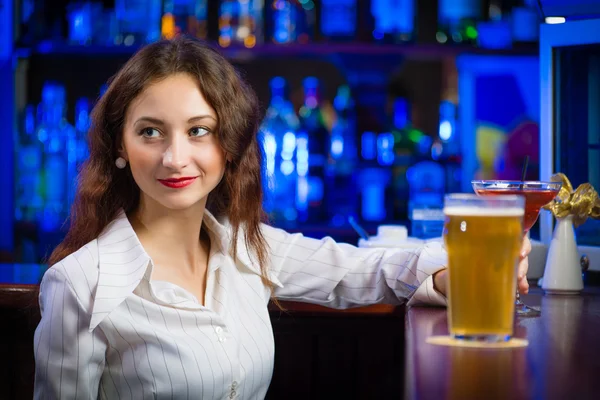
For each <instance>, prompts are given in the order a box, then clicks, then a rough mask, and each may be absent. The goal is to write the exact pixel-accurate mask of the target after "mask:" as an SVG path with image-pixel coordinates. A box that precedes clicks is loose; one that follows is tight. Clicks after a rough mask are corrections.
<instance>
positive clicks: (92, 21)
mask: <svg viewBox="0 0 600 400" xmlns="http://www.w3.org/2000/svg"><path fill="white" fill-rule="evenodd" d="M102 13H103V10H102V4H101V3H96V2H91V1H83V2H72V3H69V4H68V5H67V22H68V24H69V42H70V43H71V44H76V45H87V44H90V43H91V42H92V40H93V38H94V37H95V36H96V31H97V29H99V28H100V27H101V26H100V24H101V19H102V17H103V15H102Z"/></svg>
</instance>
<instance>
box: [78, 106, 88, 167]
mask: <svg viewBox="0 0 600 400" xmlns="http://www.w3.org/2000/svg"><path fill="white" fill-rule="evenodd" d="M89 129H90V102H89V100H88V99H87V98H86V97H81V98H80V99H78V100H77V102H76V103H75V146H76V150H75V165H76V168H77V171H79V170H80V168H81V165H82V164H83V163H84V162H85V160H87V158H88V157H89V154H90V153H89V149H88V143H87V137H88V130H89Z"/></svg>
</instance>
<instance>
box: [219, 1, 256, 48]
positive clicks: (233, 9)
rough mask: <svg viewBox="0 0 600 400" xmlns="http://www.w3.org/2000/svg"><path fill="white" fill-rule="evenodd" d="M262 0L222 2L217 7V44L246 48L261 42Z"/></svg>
mask: <svg viewBox="0 0 600 400" xmlns="http://www.w3.org/2000/svg"><path fill="white" fill-rule="evenodd" d="M263 4H264V3H263V0H222V1H221V4H220V7H219V44H220V45H221V46H222V47H228V46H230V45H231V44H233V43H239V44H242V45H244V46H245V47H247V48H252V47H254V46H255V45H256V44H257V43H261V42H262V40H263V22H262V13H263V7H264V6H263Z"/></svg>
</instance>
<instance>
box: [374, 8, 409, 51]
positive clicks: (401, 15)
mask: <svg viewBox="0 0 600 400" xmlns="http://www.w3.org/2000/svg"><path fill="white" fill-rule="evenodd" d="M371 14H372V15H373V18H374V19H375V29H374V30H373V38H374V39H375V40H376V41H379V42H386V43H403V42H410V41H412V40H413V38H414V32H415V0H372V1H371Z"/></svg>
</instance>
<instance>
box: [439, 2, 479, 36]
mask: <svg viewBox="0 0 600 400" xmlns="http://www.w3.org/2000/svg"><path fill="white" fill-rule="evenodd" d="M482 11H483V10H482V3H481V0H439V2H438V32H437V35H436V37H437V41H438V42H439V43H448V44H476V43H477V36H478V32H477V21H479V20H481V18H482Z"/></svg>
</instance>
